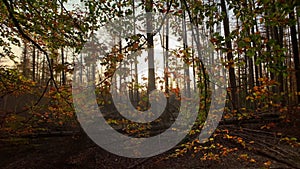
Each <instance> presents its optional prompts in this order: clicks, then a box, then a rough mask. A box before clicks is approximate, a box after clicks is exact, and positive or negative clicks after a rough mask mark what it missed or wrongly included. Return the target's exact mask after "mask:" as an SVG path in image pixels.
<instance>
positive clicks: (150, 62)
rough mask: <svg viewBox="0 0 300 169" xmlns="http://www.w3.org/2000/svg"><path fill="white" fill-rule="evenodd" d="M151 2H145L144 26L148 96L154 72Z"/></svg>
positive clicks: (152, 83) (153, 79)
mask: <svg viewBox="0 0 300 169" xmlns="http://www.w3.org/2000/svg"><path fill="white" fill-rule="evenodd" d="M152 5H153V0H146V6H145V8H146V15H147V16H146V22H147V23H146V24H147V47H148V70H149V72H148V94H149V93H150V92H151V91H152V90H154V89H155V88H156V87H155V70H154V43H153V26H152V24H153V23H152V22H153V17H152V14H151V12H153V6H152Z"/></svg>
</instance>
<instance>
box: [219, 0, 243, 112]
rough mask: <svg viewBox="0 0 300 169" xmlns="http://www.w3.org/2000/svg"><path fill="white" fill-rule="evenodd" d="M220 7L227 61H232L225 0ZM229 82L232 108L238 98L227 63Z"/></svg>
mask: <svg viewBox="0 0 300 169" xmlns="http://www.w3.org/2000/svg"><path fill="white" fill-rule="evenodd" d="M221 8H222V12H223V13H224V15H225V16H224V19H223V24H224V33H225V39H226V48H227V50H228V51H227V61H228V62H229V63H232V62H233V54H232V44H231V39H230V37H229V35H230V29H229V19H228V15H227V9H226V4H225V0H221ZM229 82H230V88H231V97H232V106H233V108H234V109H237V108H238V106H239V102H238V101H239V100H238V94H237V88H236V77H235V72H234V67H232V66H231V65H229Z"/></svg>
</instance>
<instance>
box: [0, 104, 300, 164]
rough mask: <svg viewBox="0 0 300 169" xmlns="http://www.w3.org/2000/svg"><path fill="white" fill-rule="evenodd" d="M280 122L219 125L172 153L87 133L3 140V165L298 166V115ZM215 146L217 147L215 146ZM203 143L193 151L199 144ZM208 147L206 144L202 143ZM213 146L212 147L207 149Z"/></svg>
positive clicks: (0, 150)
mask: <svg viewBox="0 0 300 169" xmlns="http://www.w3.org/2000/svg"><path fill="white" fill-rule="evenodd" d="M299 112H300V111H299V110H297V111H295V112H293V113H291V116H290V117H288V120H287V119H285V120H280V121H277V122H271V123H270V122H267V123H264V122H263V121H259V122H258V123H253V122H251V123H247V122H245V123H243V124H221V125H219V127H218V129H217V131H216V132H215V134H214V140H213V141H211V142H209V143H206V144H205V145H200V144H197V143H196V144H195V145H194V147H192V148H191V149H190V150H187V151H186V153H181V154H179V156H178V157H173V155H174V153H175V149H181V150H184V149H182V148H181V147H180V146H178V147H176V148H174V149H172V150H170V151H168V152H165V153H163V154H160V155H157V156H154V157H151V158H144V159H130V158H125V157H120V156H117V155H113V154H111V153H109V152H107V151H105V150H103V149H102V148H100V147H99V146H97V145H96V144H94V143H93V142H92V141H91V140H90V139H88V137H87V136H85V135H84V134H75V135H71V136H70V135H68V136H52V137H37V138H10V139H1V140H0V168H3V169H90V168H93V169H98V168H99V169H106V168H107V169H108V168H111V169H119V168H120V169H121V168H141V169H142V168H143V169H146V168H155V169H156V168H157V169H168V168H169V169H177V168H178V169H190V168H300V144H299V141H296V139H295V138H297V139H298V140H299V139H300V130H299V129H300V114H299ZM212 145H214V146H213V148H212ZM197 146H198V147H201V146H202V148H201V149H200V150H199V152H197V153H193V151H192V150H193V149H197V148H195V147H197ZM203 147H206V148H203ZM207 147H209V148H207Z"/></svg>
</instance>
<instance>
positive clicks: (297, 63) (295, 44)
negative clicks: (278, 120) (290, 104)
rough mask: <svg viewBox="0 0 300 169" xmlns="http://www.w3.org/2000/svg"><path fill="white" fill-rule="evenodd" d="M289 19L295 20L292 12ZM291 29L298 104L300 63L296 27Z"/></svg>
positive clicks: (299, 100)
mask: <svg viewBox="0 0 300 169" xmlns="http://www.w3.org/2000/svg"><path fill="white" fill-rule="evenodd" d="M289 17H290V19H291V20H294V19H295V13H294V11H293V12H291V13H289ZM290 29H291V40H292V47H293V58H294V66H295V71H296V84H297V86H296V87H297V94H298V103H299V102H300V95H299V94H300V61H299V50H298V41H297V31H296V26H295V25H292V26H291V27H290Z"/></svg>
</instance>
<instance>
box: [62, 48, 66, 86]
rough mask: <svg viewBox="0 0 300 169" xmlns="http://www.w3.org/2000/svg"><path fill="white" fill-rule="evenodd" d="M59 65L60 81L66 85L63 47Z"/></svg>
mask: <svg viewBox="0 0 300 169" xmlns="http://www.w3.org/2000/svg"><path fill="white" fill-rule="evenodd" d="M61 65H62V67H63V69H62V70H61V78H62V79H61V81H62V85H66V75H65V68H64V67H65V55H64V48H63V47H62V48H61Z"/></svg>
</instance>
